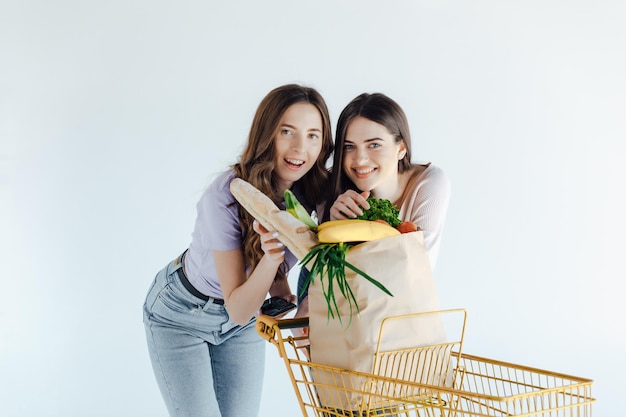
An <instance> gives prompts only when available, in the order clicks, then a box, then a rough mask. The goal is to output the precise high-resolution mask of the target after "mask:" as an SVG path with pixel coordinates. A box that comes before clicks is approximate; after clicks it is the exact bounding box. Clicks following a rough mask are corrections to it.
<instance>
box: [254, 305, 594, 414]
mask: <svg viewBox="0 0 626 417" xmlns="http://www.w3.org/2000/svg"><path fill="white" fill-rule="evenodd" d="M429 315H438V316H440V317H444V318H445V322H446V331H448V328H449V327H448V326H449V323H450V322H451V321H450V317H457V318H458V317H459V316H460V319H458V320H452V322H456V323H460V324H459V325H458V328H457V329H455V331H454V332H452V333H451V334H449V335H448V338H447V340H448V341H447V342H445V343H441V344H437V345H431V346H417V347H409V348H406V349H400V350H393V351H384V350H383V349H382V348H381V347H382V346H383V343H382V341H383V340H384V338H385V337H386V336H385V334H386V329H394V328H395V329H396V330H394V331H397V328H398V327H397V326H398V325H400V326H402V327H404V323H407V324H409V323H410V322H411V321H413V320H423V319H425V318H426V317H427V316H429ZM465 323H466V312H465V310H463V309H457V310H442V311H437V312H429V313H417V314H411V315H405V316H397V317H389V318H387V319H385V320H384V321H383V323H382V324H381V330H380V334H379V341H378V347H377V349H376V353H375V357H374V362H373V363H374V365H373V369H372V372H371V373H364V372H356V371H351V370H348V369H341V368H337V367H333V366H327V365H323V364H319V363H315V362H313V361H311V360H310V349H309V340H308V337H307V336H294V334H299V333H300V332H298V331H295V332H294V330H295V329H299V328H306V327H307V326H308V318H293V319H283V320H275V319H273V318H271V317H269V316H264V315H261V316H260V317H258V319H257V331H258V333H259V334H260V335H261V336H262V337H263V338H264V339H265V340H267V341H268V342H270V343H271V344H273V345H274V346H276V348H277V349H278V353H279V355H280V356H281V358H282V359H283V360H284V362H285V365H286V366H287V371H288V374H289V376H290V378H291V382H292V385H293V388H294V390H295V395H296V397H297V399H298V401H299V403H300V408H301V411H302V415H303V416H305V417H306V416H318V417H339V416H341V417H345V416H350V417H365V416H376V417H385V416H406V417H408V416H416V417H417V416H420V417H439V416H446V417H448V416H449V417H487V416H489V417H496V416H498V417H499V416H516V417H528V416H541V417H547V416H549V417H583V416H584V417H588V416H591V415H592V413H591V412H592V404H593V403H594V402H595V399H594V398H592V397H591V386H592V383H593V381H592V380H590V379H586V378H578V377H574V376H570V375H564V374H559V373H555V372H549V371H545V370H541V369H536V368H531V367H528V366H521V365H515V364H512V363H507V362H502V361H498V360H493V359H487V358H483V357H479V356H474V355H468V354H465V353H462V352H461V348H462V344H463V335H464V332H465ZM355 397H356V398H358V403H357V405H356V406H354V405H353V406H351V407H348V408H346V407H338V406H337V404H349V403H350V401H352V404H353V403H354V398H355Z"/></svg>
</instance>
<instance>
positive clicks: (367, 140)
mask: <svg viewBox="0 0 626 417" xmlns="http://www.w3.org/2000/svg"><path fill="white" fill-rule="evenodd" d="M377 140H382V141H383V142H384V141H385V139H383V138H379V137H378V136H376V137H373V138H369V139H365V142H374V141H377ZM344 142H350V143H354V142H353V141H351V140H350V139H344Z"/></svg>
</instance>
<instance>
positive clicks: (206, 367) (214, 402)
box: [143, 262, 266, 417]
mask: <svg viewBox="0 0 626 417" xmlns="http://www.w3.org/2000/svg"><path fill="white" fill-rule="evenodd" d="M181 266H182V265H181V264H178V265H176V264H175V262H171V263H170V264H169V265H167V266H166V267H165V268H163V269H162V270H161V271H160V272H159V273H158V274H157V275H156V278H155V279H154V282H153V283H152V286H151V287H150V290H149V291H148V295H147V297H146V301H145V304H144V307H143V317H144V320H143V321H144V325H145V330H146V337H147V341H148V348H149V351H150V359H151V361H152V368H153V370H154V374H155V376H156V379H157V383H158V385H159V388H160V390H161V394H162V396H163V399H164V400H165V404H166V405H167V409H168V411H169V414H170V416H172V417H174V416H176V417H254V416H256V415H258V412H259V406H260V402H261V390H262V384H263V373H264V368H265V343H266V342H265V341H264V340H263V339H262V338H261V337H260V336H259V335H258V334H257V332H256V329H255V320H254V319H251V320H250V322H249V323H248V324H247V325H245V326H239V325H237V324H235V323H233V322H231V321H230V320H229V318H228V313H227V312H226V309H225V308H224V306H223V305H220V304H215V303H213V301H212V300H209V301H204V300H202V299H200V298H197V297H195V296H194V295H192V294H190V293H189V292H188V291H187V289H186V288H185V287H184V286H183V285H182V283H181V281H180V279H179V277H178V274H177V272H176V271H177V270H178V269H179V268H180V267H181Z"/></svg>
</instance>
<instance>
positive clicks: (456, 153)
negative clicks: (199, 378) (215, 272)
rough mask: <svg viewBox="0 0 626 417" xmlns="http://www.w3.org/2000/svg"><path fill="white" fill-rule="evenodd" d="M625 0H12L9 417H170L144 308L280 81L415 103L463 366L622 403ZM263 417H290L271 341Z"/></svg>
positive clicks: (5, 119)
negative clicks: (441, 226)
mask: <svg viewBox="0 0 626 417" xmlns="http://www.w3.org/2000/svg"><path fill="white" fill-rule="evenodd" d="M625 18H626V3H624V2H621V1H619V0H615V1H597V2H596V1H556V0H548V1H545V0H542V1H537V0H530V1H516V2H513V1H496V0H481V1H478V0H476V1H455V0H449V1H445V0H444V1H435V0H413V1H409V0H407V1H393V2H381V1H341V2H337V1H328V0H326V1H318V2H294V1H264V2H252V1H250V2H241V1H239V2H208V1H188V0H183V1H177V2H173V1H172V2H169V1H163V0H156V1H154V0H153V1H140V0H126V1H119V0H118V1H115V0H113V1H107V2H102V1H101V2H84V1H76V0H73V1H72V0H65V1H57V2H46V1H36V0H31V1H20V2H12V1H10V0H0V140H1V142H0V190H1V194H0V198H1V200H0V203H1V205H0V210H1V212H0V214H1V217H0V218H1V220H0V225H1V228H2V229H1V232H0V236H1V237H0V265H2V274H1V275H0V279H1V280H2V290H1V291H0V415H2V416H5V417H15V416H33V415H42V416H55V417H56V416H63V417H67V416H155V417H156V416H165V409H164V406H163V403H162V400H161V398H160V396H159V393H158V390H157V387H156V383H155V381H154V378H153V376H152V370H151V368H150V364H149V360H148V356H147V351H146V346H145V341H144V333H143V324H142V317H141V306H142V303H143V298H144V296H145V292H146V290H147V288H148V285H149V284H150V282H151V280H152V278H153V276H154V274H155V273H156V272H157V271H158V270H159V269H160V268H161V267H162V266H163V265H165V264H166V263H167V262H168V261H170V260H171V259H172V258H174V257H175V256H176V255H178V254H179V253H180V252H181V250H183V249H184V248H185V247H186V245H187V244H188V242H189V239H190V233H191V229H192V226H193V222H194V216H195V203H196V200H197V198H198V197H199V195H200V193H201V191H202V189H203V188H204V187H205V186H206V185H207V183H208V181H209V180H210V178H211V175H212V174H213V173H215V172H216V171H218V170H220V169H222V168H224V167H225V166H226V165H228V164H230V163H232V162H234V161H235V158H236V156H237V155H238V153H239V151H240V149H241V146H242V144H243V142H244V140H245V136H246V133H247V130H248V128H249V125H250V121H251V118H252V114H253V112H254V110H255V108H256V106H257V104H258V102H259V101H260V99H261V98H262V97H263V95H265V93H267V92H268V91H269V90H270V89H271V88H273V87H275V86H277V85H279V84H283V83H287V82H301V83H305V84H308V85H312V86H314V87H317V88H318V89H319V90H320V91H321V92H322V94H323V95H324V96H325V97H326V99H327V101H328V104H329V107H330V108H331V110H332V117H333V124H334V123H335V122H336V119H337V116H338V114H339V112H340V110H341V109H342V107H343V106H344V105H345V104H347V102H348V101H349V100H350V99H352V98H353V97H354V96H356V95H357V94H359V93H361V92H363V91H368V92H374V91H381V92H384V93H387V94H388V95H390V96H391V97H393V98H395V99H396V100H397V101H398V102H399V103H400V104H401V105H402V106H403V107H404V108H405V110H406V112H407V114H408V116H409V119H410V122H411V127H412V133H413V137H414V147H415V155H416V158H417V159H420V160H429V161H433V162H434V163H436V164H438V165H439V166H441V167H442V168H443V169H445V170H446V171H447V173H448V174H449V176H450V179H451V181H452V185H453V198H452V201H451V207H450V212H449V218H448V221H447V225H446V231H445V238H444V243H443V247H442V252H441V256H440V260H439V264H438V269H437V271H436V273H435V275H436V280H437V283H438V287H439V291H440V294H441V300H442V304H443V306H444V307H450V308H452V307H465V308H467V309H468V312H469V325H468V329H467V338H466V344H465V350H466V351H467V352H471V353H474V354H479V355H482V356H487V357H493V358H497V359H503V360H507V361H510V362H515V363H520V364H525V365H530V366H536V367H539V368H543V369H547V370H551V371H557V372H563V373H569V374H572V375H576V376H582V377H589V378H593V379H594V380H595V383H594V395H595V396H596V397H597V398H598V399H599V402H598V403H597V405H596V406H595V407H594V411H596V412H595V413H594V414H596V415H599V416H603V415H611V414H615V413H616V412H617V410H621V409H623V404H622V400H621V398H622V396H623V391H624V388H625V387H624V382H623V381H624V379H623V373H624V371H625V370H626V366H625V360H624V356H623V352H624V350H625V349H626V340H625V339H626V336H625V332H624V319H625V318H626V314H625V313H626V311H625V307H624V305H625V304H626V303H624V296H623V291H622V290H618V286H623V285H624V283H623V281H624V278H626V268H625V267H624V261H623V260H624V254H623V251H624V249H625V245H624V243H623V235H624V232H626V227H625V226H626V221H625V220H624V213H625V212H626V204H625V201H624V200H625V199H624V178H626V168H625V167H626V163H624V161H625V160H626V152H625V145H624V141H625V139H626V122H625V120H626V117H624V116H625V114H626V113H625V110H626V77H625V76H624V74H626V59H625V51H626V30H625V26H624V20H625ZM267 348H268V350H267V380H266V384H265V387H266V388H265V396H264V402H263V408H262V412H261V416H270V415H272V416H274V415H297V414H298V412H299V411H298V409H297V403H296V400H295V398H294V397H293V391H292V388H291V386H290V384H289V379H288V378H287V375H286V373H285V369H284V366H283V364H282V363H281V362H280V361H279V359H278V356H277V353H276V351H275V350H274V349H273V347H272V346H270V345H268V346H267Z"/></svg>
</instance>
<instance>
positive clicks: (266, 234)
mask: <svg viewBox="0 0 626 417" xmlns="http://www.w3.org/2000/svg"><path fill="white" fill-rule="evenodd" d="M252 228H253V229H254V231H255V232H257V233H258V234H259V236H260V237H261V249H262V250H263V252H264V253H265V256H266V257H267V258H268V259H269V260H271V261H273V262H276V263H277V264H280V263H282V262H283V261H284V260H285V245H283V243H282V242H281V241H280V240H278V232H277V231H275V230H267V229H266V228H265V227H263V226H262V225H261V223H259V222H258V221H256V220H255V221H254V222H252Z"/></svg>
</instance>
